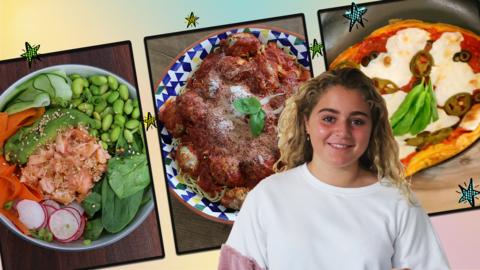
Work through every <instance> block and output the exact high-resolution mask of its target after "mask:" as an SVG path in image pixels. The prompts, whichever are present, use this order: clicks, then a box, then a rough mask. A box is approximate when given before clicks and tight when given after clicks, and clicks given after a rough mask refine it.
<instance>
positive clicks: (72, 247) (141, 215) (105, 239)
mask: <svg viewBox="0 0 480 270" xmlns="http://www.w3.org/2000/svg"><path fill="white" fill-rule="evenodd" d="M53 70H60V71H63V72H65V73H66V74H67V75H68V74H73V73H76V74H80V75H82V76H90V75H98V74H103V75H112V76H114V77H115V78H116V79H117V80H118V82H119V83H123V84H125V85H127V87H128V91H129V92H130V96H131V97H137V92H136V90H135V88H134V87H133V86H132V85H131V84H130V83H128V82H127V81H125V80H124V79H122V78H121V77H119V76H118V75H116V74H113V73H112V72H110V71H107V70H104V69H101V68H97V67H92V66H86V65H56V66H51V67H47V68H43V69H40V70H37V71H34V72H32V73H29V74H28V75H26V76H24V77H22V78H21V79H19V80H18V81H16V82H15V83H14V84H12V85H11V86H10V87H8V88H7V90H5V92H3V93H2V95H0V100H2V99H3V98H4V97H5V95H6V94H7V93H9V92H11V91H14V90H15V88H16V87H17V86H18V85H20V84H21V83H23V82H25V81H26V80H28V79H30V78H32V77H34V76H36V75H38V74H40V73H43V72H47V71H53ZM145 143H146V142H145ZM151 181H153V180H152V179H151ZM152 192H153V191H152V187H151V186H150V195H151V196H150V198H151V199H150V201H149V202H148V203H146V204H145V205H143V206H142V207H141V208H140V210H139V211H138V212H137V215H136V216H135V218H134V219H133V220H132V222H130V224H128V226H126V227H125V228H124V229H123V230H122V231H121V232H118V233H116V234H102V236H101V237H100V238H99V239H97V240H94V241H92V242H91V244H89V245H84V244H83V240H77V241H74V242H71V243H65V244H62V243H57V242H55V241H54V242H45V241H41V240H38V239H36V238H33V237H30V236H27V235H24V234H23V233H22V232H20V231H19V230H18V229H17V227H15V225H13V223H12V222H11V221H10V220H9V219H8V218H6V217H4V216H3V215H2V214H0V221H1V222H2V223H3V224H5V225H6V226H7V227H8V228H9V229H10V230H11V231H12V232H14V233H15V234H17V235H18V236H19V237H21V238H23V239H25V240H26V241H28V242H31V243H34V244H36V245H38V246H41V247H46V248H49V249H55V250H60V251H84V250H91V249H96V248H101V247H105V246H108V245H111V244H113V243H115V242H117V241H119V240H120V239H122V238H124V237H125V236H127V235H128V234H130V233H131V232H132V231H133V230H135V229H136V228H137V227H138V226H140V224H142V222H143V221H144V220H145V219H146V218H147V216H148V215H149V214H150V212H151V211H152V210H153V207H154V206H153V194H152ZM4 244H7V243H4Z"/></svg>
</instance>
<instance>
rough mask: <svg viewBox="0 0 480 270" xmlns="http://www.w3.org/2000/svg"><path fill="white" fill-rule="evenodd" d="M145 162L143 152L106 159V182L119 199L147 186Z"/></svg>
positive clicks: (147, 173) (148, 181)
mask: <svg viewBox="0 0 480 270" xmlns="http://www.w3.org/2000/svg"><path fill="white" fill-rule="evenodd" d="M147 164H148V163H147V157H146V155H145V154H141V155H135V156H127V157H114V158H111V159H110V160H109V161H108V169H107V175H108V182H109V184H110V187H111V188H112V190H113V191H114V192H115V194H116V195H117V196H118V197H119V198H120V199H123V198H127V197H129V196H131V195H132V194H135V193H136V192H138V191H141V190H143V189H144V188H145V187H147V186H148V184H149V183H150V173H149V171H148V165H147Z"/></svg>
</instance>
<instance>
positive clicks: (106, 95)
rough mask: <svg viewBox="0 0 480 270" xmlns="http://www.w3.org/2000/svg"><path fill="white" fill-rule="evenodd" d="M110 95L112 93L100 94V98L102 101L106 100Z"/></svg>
mask: <svg viewBox="0 0 480 270" xmlns="http://www.w3.org/2000/svg"><path fill="white" fill-rule="evenodd" d="M111 93H112V91H107V92H105V93H104V94H102V95H101V96H100V97H101V98H103V99H104V100H107V98H108V96H110V94H111Z"/></svg>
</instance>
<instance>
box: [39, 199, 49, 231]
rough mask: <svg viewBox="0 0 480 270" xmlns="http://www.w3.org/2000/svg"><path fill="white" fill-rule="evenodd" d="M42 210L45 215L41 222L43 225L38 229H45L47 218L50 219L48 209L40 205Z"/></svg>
mask: <svg viewBox="0 0 480 270" xmlns="http://www.w3.org/2000/svg"><path fill="white" fill-rule="evenodd" d="M40 205H41V206H42V208H43V212H44V213H45V219H44V221H43V224H42V225H41V226H40V228H45V227H47V225H48V218H49V217H50V214H49V213H48V209H47V207H46V206H45V205H43V204H40Z"/></svg>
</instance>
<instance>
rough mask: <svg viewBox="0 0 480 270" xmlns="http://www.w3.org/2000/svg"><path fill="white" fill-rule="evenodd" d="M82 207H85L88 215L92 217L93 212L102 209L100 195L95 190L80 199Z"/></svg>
mask: <svg viewBox="0 0 480 270" xmlns="http://www.w3.org/2000/svg"><path fill="white" fill-rule="evenodd" d="M82 207H83V209H85V213H87V215H88V217H93V215H95V213H97V212H98V211H100V209H102V195H101V194H100V193H97V192H92V193H90V195H88V196H87V197H86V198H85V200H83V201H82Z"/></svg>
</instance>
